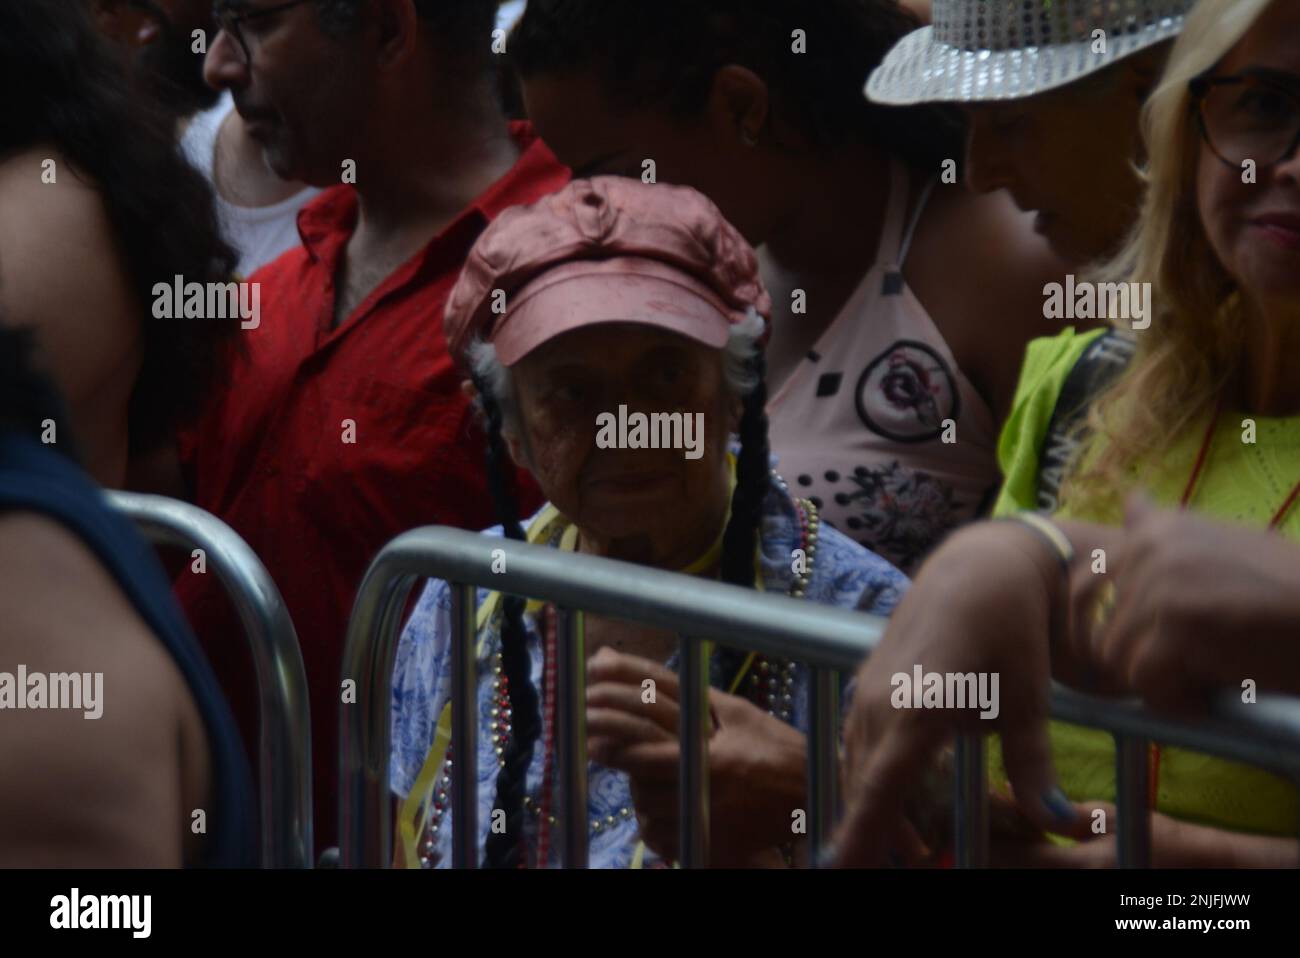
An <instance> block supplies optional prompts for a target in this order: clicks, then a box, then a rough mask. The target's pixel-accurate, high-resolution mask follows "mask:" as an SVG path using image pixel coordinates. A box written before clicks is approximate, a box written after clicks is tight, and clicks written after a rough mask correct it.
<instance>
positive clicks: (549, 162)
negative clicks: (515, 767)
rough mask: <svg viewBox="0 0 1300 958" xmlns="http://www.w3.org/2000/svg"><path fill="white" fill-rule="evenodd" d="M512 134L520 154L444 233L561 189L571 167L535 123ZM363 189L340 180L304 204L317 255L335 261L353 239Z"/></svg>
mask: <svg viewBox="0 0 1300 958" xmlns="http://www.w3.org/2000/svg"><path fill="white" fill-rule="evenodd" d="M509 129H510V136H511V138H512V139H513V140H514V141H515V145H516V146H517V147H518V148H519V151H520V152H519V159H517V160H516V161H515V164H514V166H512V167H511V168H510V169H509V170H508V171H506V173H505V175H503V176H502V177H501V178H500V179H498V180H497V181H496V182H495V183H493V184H492V185H491V186H489V187H488V188H487V189H486V190H484V191H483V192H482V193H480V194H479V195H478V196H477V197H475V198H474V199H473V200H472V201H470V203H469V205H468V206H467V207H465V209H464V210H463V211H462V212H461V214H460V215H459V216H457V217H456V219H455V220H453V221H452V222H451V223H450V224H449V225H448V226H447V228H446V229H445V230H444V231H443V235H449V234H452V233H453V232H455V231H457V230H459V229H463V228H464V226H463V224H464V223H465V222H466V221H467V220H469V221H472V222H473V224H474V227H475V229H474V230H473V233H474V234H475V235H477V233H478V232H480V231H481V230H482V229H483V228H484V227H485V226H486V225H487V224H488V223H490V222H491V221H492V220H494V219H495V218H496V217H497V216H498V215H499V214H500V213H501V212H502V211H503V210H506V209H509V208H510V207H511V206H516V205H518V204H521V203H531V202H533V201H535V200H536V199H537V197H538V196H539V195H540V194H542V193H545V192H549V191H548V190H544V189H542V190H539V185H543V184H547V183H548V182H549V183H552V184H553V186H552V189H557V190H558V189H559V188H560V187H562V186H563V185H564V184H565V183H566V182H567V181H568V179H569V171H568V169H567V168H566V167H564V166H561V165H560V161H559V160H558V159H556V157H555V154H554V153H552V152H551V151H550V148H549V147H547V145H546V144H545V143H543V142H542V139H541V137H539V136H538V135H537V131H536V130H534V129H533V126H532V124H530V123H527V122H524V121H516V120H512V121H511V122H510V124H509ZM358 206H359V204H358V200H357V191H356V189H355V187H352V186H348V185H343V184H340V185H338V186H333V187H330V188H329V189H327V190H325V191H324V192H323V193H321V195H320V196H318V197H316V199H315V200H313V201H312V202H310V203H308V204H307V205H306V206H304V207H303V208H302V209H301V210H300V211H299V213H298V235H299V236H300V237H301V239H302V243H303V246H304V247H306V249H307V253H308V255H309V256H311V258H312V259H314V260H325V261H326V262H331V261H333V259H334V257H335V255H336V254H337V253H338V249H339V247H341V246H342V245H343V244H344V243H346V242H347V240H348V239H349V237H351V235H352V231H353V229H355V228H356V225H357V212H358Z"/></svg>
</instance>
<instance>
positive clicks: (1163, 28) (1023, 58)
mask: <svg viewBox="0 0 1300 958" xmlns="http://www.w3.org/2000/svg"><path fill="white" fill-rule="evenodd" d="M1184 19H1185V18H1184V17H1183V16H1173V17H1165V18H1163V19H1161V20H1159V21H1157V22H1155V23H1152V24H1149V25H1148V26H1146V27H1143V28H1142V29H1141V30H1137V31H1134V32H1133V33H1128V34H1122V35H1120V36H1108V37H1107V39H1106V51H1105V52H1104V53H1097V52H1094V50H1093V46H1094V45H1095V44H1094V43H1093V42H1092V41H1091V40H1084V41H1080V42H1076V43H1066V44H1059V45H1052V46H1041V47H1020V48H1016V49H1011V50H963V49H959V48H957V47H954V46H950V45H949V44H946V43H941V42H939V41H937V40H935V39H934V27H933V26H929V27H922V28H921V29H920V30H914V31H913V32H911V33H909V34H908V35H907V36H905V37H903V39H901V40H899V41H898V43H896V44H895V45H894V48H893V49H892V50H890V51H889V53H888V54H886V55H885V59H884V60H882V61H881V64H880V66H878V67H876V69H875V70H873V71H871V76H870V77H868V78H867V85H866V88H865V90H864V93H865V95H866V97H867V98H868V99H869V100H871V101H873V102H875V103H882V104H886V105H891V106H909V105H912V104H916V103H978V102H981V101H986V100H1019V99H1022V98H1024V97H1030V96H1034V95H1036V94H1039V93H1045V92H1047V91H1048V90H1054V89H1057V88H1058V87H1063V86H1066V85H1068V84H1070V83H1073V82H1075V81H1076V80H1079V79H1082V78H1083V77H1086V76H1088V75H1089V74H1092V73H1096V72H1097V71H1099V70H1104V69H1105V68H1106V67H1108V66H1110V65H1111V64H1113V63H1116V62H1117V61H1119V60H1122V59H1124V58H1125V57H1127V56H1132V55H1133V54H1134V53H1137V52H1138V51H1140V50H1144V49H1146V48H1147V47H1149V46H1153V45H1154V44H1157V43H1160V42H1161V41H1162V40H1168V39H1169V38H1171V37H1175V36H1177V35H1178V34H1179V33H1180V32H1182V29H1183V21H1184Z"/></svg>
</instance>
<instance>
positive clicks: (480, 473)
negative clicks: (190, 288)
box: [177, 123, 569, 848]
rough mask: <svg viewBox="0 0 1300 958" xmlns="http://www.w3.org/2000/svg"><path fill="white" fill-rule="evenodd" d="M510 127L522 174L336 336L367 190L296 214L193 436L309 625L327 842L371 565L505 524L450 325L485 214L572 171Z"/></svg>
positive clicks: (335, 195) (249, 686)
mask: <svg viewBox="0 0 1300 958" xmlns="http://www.w3.org/2000/svg"><path fill="white" fill-rule="evenodd" d="M511 133H512V135H513V136H514V138H515V140H516V142H517V143H518V145H519V146H520V148H521V149H522V151H523V152H522V155H521V156H520V157H519V160H518V161H517V162H516V164H515V165H514V167H513V168H512V169H511V170H510V171H509V172H508V173H507V174H506V175H505V176H504V177H502V178H501V179H500V180H498V181H497V182H496V183H494V184H493V185H492V186H491V187H489V188H488V190H487V191H486V192H484V193H483V194H482V195H481V196H479V197H478V199H476V200H475V201H474V202H473V203H471V204H470V205H469V207H468V208H467V209H466V210H464V212H462V213H461V214H460V215H459V216H458V217H457V218H456V220H455V221H454V222H452V223H451V224H450V225H448V226H447V227H446V228H445V229H444V230H443V231H442V232H441V233H440V234H438V235H437V236H435V237H434V238H433V239H432V240H431V241H430V242H429V244H428V245H427V246H426V247H425V248H424V249H423V250H422V251H420V252H419V253H417V254H416V255H415V256H414V257H412V258H411V259H410V260H408V261H407V262H406V263H405V264H403V265H402V266H401V267H399V268H398V269H397V270H396V271H395V272H393V273H392V274H391V275H390V276H389V277H388V278H387V279H385V280H384V281H383V282H382V283H381V284H380V285H379V286H378V287H377V288H376V289H375V290H374V291H373V292H372V293H370V295H369V296H367V297H366V299H365V300H364V301H363V302H362V303H361V305H360V306H358V307H357V309H356V310H355V311H354V312H353V313H352V314H351V315H350V316H348V317H347V318H346V319H345V320H344V321H343V322H342V323H341V324H340V325H339V326H338V328H333V316H334V302H335V288H334V280H335V276H336V275H337V272H338V264H339V260H340V258H341V257H342V255H343V253H344V249H345V247H346V245H347V242H348V240H349V238H350V237H351V235H352V231H353V229H354V228H355V226H356V221H357V195H356V192H355V191H354V190H353V189H352V187H350V186H338V187H334V188H332V189H330V190H328V191H326V192H325V193H323V194H322V195H321V196H320V197H318V198H317V199H316V200H314V201H313V202H312V203H311V204H309V205H308V206H306V207H305V208H304V209H303V210H302V211H301V212H300V214H299V216H298V231H299V233H300V234H301V236H302V240H303V246H302V247H299V248H297V249H294V250H291V251H290V252H288V253H286V254H285V255H283V256H281V257H280V258H279V259H277V260H276V261H275V262H273V263H271V264H269V265H268V266H266V267H265V268H263V269H261V270H259V271H258V272H257V273H256V274H255V275H254V276H253V277H252V279H251V281H252V282H257V283H260V284H261V323H260V325H259V326H258V327H257V328H254V329H247V330H244V331H243V340H244V342H245V344H246V346H247V353H246V355H245V356H243V357H241V358H240V359H238V360H237V361H236V362H235V364H234V369H233V372H232V377H231V381H230V385H229V386H228V387H227V388H226V389H225V390H224V391H223V392H222V393H221V394H220V395H219V396H217V397H215V399H214V401H213V402H212V403H211V404H210V405H209V408H208V409H207V410H206V411H205V413H204V415H203V416H202V418H201V420H200V421H199V422H198V423H197V424H196V426H195V427H194V428H193V429H192V430H188V431H187V433H188V434H187V435H184V436H183V438H182V441H181V447H182V460H183V462H184V463H185V467H186V474H187V477H188V479H189V481H190V487H191V489H192V490H193V491H194V497H195V502H196V503H197V504H198V505H199V506H200V507H202V508H203V509H206V510H208V511H209V512H212V513H214V514H215V515H217V516H219V517H220V518H221V519H223V520H225V521H226V522H227V523H229V524H230V525H231V526H232V527H233V528H234V529H235V531H236V532H238V533H239V534H240V535H241V536H243V537H244V539H246V540H247V541H248V544H249V545H250V546H251V547H252V548H253V550H254V551H255V552H256V553H257V554H258V556H259V557H260V558H261V560H262V561H263V562H264V563H265V564H266V567H267V569H268V570H269V571H270V574H271V577H272V578H273V579H274V580H275V583H276V585H277V586H278V587H279V589H280V592H281V594H282V595H283V596H284V600H285V603H286V605H287V606H288V609H289V613H290V615H291V616H292V618H293V622H294V625H295V626H296V628H297V631H298V640H299V642H300V643H301V645H302V653H303V659H304V662H305V665H306V669H307V681H308V686H309V692H310V700H311V710H312V723H311V724H312V752H313V756H312V765H313V780H314V789H315V830H316V844H317V847H318V848H322V847H326V846H328V845H331V844H334V843H335V840H336V832H337V821H336V819H337V794H336V792H337V788H338V783H337V770H338V759H337V743H338V710H339V707H340V700H341V698H340V696H341V693H340V680H341V676H340V670H341V668H342V651H343V641H344V635H345V633H346V628H347V622H348V618H349V616H350V615H351V612H352V602H353V598H354V596H355V593H356V589H357V587H358V585H360V582H361V579H362V576H363V575H364V573H365V571H366V568H367V567H368V565H369V564H370V561H371V560H372V559H373V558H374V557H375V555H376V553H377V552H378V551H379V550H380V548H382V547H383V546H384V545H385V544H386V543H387V542H389V541H390V540H391V539H393V538H394V537H395V536H397V535H399V534H400V533H402V532H405V531H406V530H408V529H412V528H415V527H416V526H423V525H449V526H460V527H462V528H468V529H482V528H485V527H487V526H491V525H494V524H495V523H496V521H497V519H496V516H495V514H494V510H493V504H492V500H491V497H490V496H489V495H488V492H487V487H486V481H485V475H484V473H485V466H484V454H485V448H484V446H485V443H484V437H483V433H482V430H481V429H480V428H479V426H478V425H477V423H476V422H475V419H474V416H473V413H472V410H471V407H470V405H469V403H468V401H467V400H466V398H465V397H464V395H463V394H462V393H461V381H462V379H463V376H462V375H461V374H460V373H459V372H458V371H457V370H456V368H455V366H454V363H453V360H452V357H451V355H450V353H449V352H448V350H447V345H446V340H445V338H444V336H443V331H442V317H443V310H444V307H445V305H446V301H447V297H448V296H449V295H450V293H451V289H452V287H453V286H454V285H455V282H456V278H457V276H458V275H459V273H460V270H461V267H462V265H463V263H464V261H465V259H466V257H467V256H468V254H469V250H470V248H471V247H472V246H473V244H474V241H475V239H476V238H477V237H478V236H479V234H480V233H481V232H482V231H483V229H484V228H485V227H486V226H487V224H488V222H489V221H491V220H492V219H493V218H494V217H495V216H496V215H497V214H498V213H499V212H501V211H502V210H504V209H506V208H507V207H510V206H514V205H518V204H523V203H531V202H533V201H535V200H537V199H539V198H541V197H542V196H545V195H547V194H549V193H552V192H554V191H556V190H558V189H560V188H561V187H562V186H563V185H564V184H565V183H566V182H567V180H568V178H569V171H568V170H567V169H566V168H565V167H563V166H561V165H560V163H559V161H558V160H556V159H555V156H554V155H553V154H552V153H551V152H550V150H549V149H547V148H546V146H545V144H543V143H542V142H541V140H539V139H538V138H537V137H536V135H535V134H534V133H533V132H532V130H531V129H530V128H529V127H528V126H527V125H526V124H521V123H517V124H512V125H511ZM518 488H519V490H520V507H521V515H528V514H530V512H531V511H532V510H533V509H535V508H536V507H537V506H538V505H539V504H540V495H539V494H538V492H537V490H536V487H535V486H534V485H533V484H532V482H531V480H530V479H528V478H527V477H521V479H520V482H519V483H518ZM525 510H526V511H525ZM177 592H178V595H179V597H180V598H181V600H182V602H183V603H184V605H185V607H186V611H187V612H188V613H189V615H190V618H191V621H192V622H193V623H194V625H195V628H196V631H198V633H199V635H200V637H201V638H202V639H203V642H204V645H205V647H206V648H207V650H208V654H209V657H210V658H211V659H212V662H213V666H214V668H215V669H216V670H217V673H218V675H219V677H220V678H221V679H222V682H223V685H224V687H225V688H226V690H227V693H228V694H229V695H230V698H231V701H232V705H233V706H234V708H235V710H236V713H237V714H238V715H239V717H240V723H241V726H242V727H243V729H244V733H245V738H246V740H247V741H248V744H249V748H250V749H255V747H256V737H255V736H256V728H257V725H256V703H257V695H256V685H255V682H254V680H253V673H252V660H251V658H250V657H249V655H248V652H247V649H246V644H245V642H244V640H243V637H242V635H241V633H240V630H239V627H238V626H237V625H236V624H235V623H236V620H235V619H234V618H233V614H232V609H231V607H230V605H229V603H228V602H227V601H226V600H225V599H224V597H223V594H222V593H221V591H220V587H219V586H218V584H217V583H216V581H215V578H214V577H212V576H210V575H199V574H194V573H193V572H191V571H189V570H187V571H185V572H183V573H182V574H181V576H180V578H179V579H178V580H177ZM357 691H358V696H363V695H364V694H365V690H362V689H358V690H357ZM357 707H358V708H361V707H364V705H360V704H359V705H358V706H357ZM252 754H256V752H252Z"/></svg>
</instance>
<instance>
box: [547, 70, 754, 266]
mask: <svg viewBox="0 0 1300 958" xmlns="http://www.w3.org/2000/svg"><path fill="white" fill-rule="evenodd" d="M522 88H523V96H524V105H525V108H526V110H527V113H528V119H529V121H530V122H532V124H533V125H534V126H535V127H536V128H537V132H538V133H539V134H540V135H541V137H542V140H543V141H545V143H546V145H547V146H548V147H550V148H551V150H552V152H554V153H555V155H556V156H557V157H559V159H560V162H561V163H563V164H564V165H565V166H568V167H569V168H571V169H572V170H573V175H574V178H575V179H580V178H582V177H587V176H599V175H602V174H607V175H612V176H629V177H635V178H637V179H641V178H642V174H643V173H644V172H645V170H646V166H645V161H646V160H653V161H654V164H655V181H656V182H659V183H672V184H675V185H678V186H690V187H693V188H694V189H696V190H698V191H699V192H701V193H703V194H704V195H705V196H707V197H708V198H709V199H711V200H712V201H713V202H714V203H716V204H717V206H718V208H719V209H720V210H722V214H723V216H725V217H726V218H727V219H728V220H729V221H730V222H731V223H733V224H734V225H735V226H736V228H737V229H738V230H740V232H741V233H742V234H743V235H744V237H745V239H747V240H748V241H749V242H750V244H751V245H755V246H757V245H760V244H761V243H762V242H763V241H764V239H765V237H766V235H767V233H768V231H769V230H770V228H771V227H770V225H769V220H770V217H771V213H770V211H768V210H766V209H765V204H766V202H767V200H766V199H765V198H766V197H770V196H771V195H772V193H773V190H772V188H771V183H770V182H766V181H762V182H761V183H760V184H758V185H756V184H755V182H754V180H755V178H758V179H759V180H762V177H761V175H760V174H759V173H757V171H755V170H754V169H753V167H754V164H753V163H752V162H751V161H750V158H749V157H748V156H747V155H746V154H747V152H748V153H750V154H752V153H753V151H752V150H750V151H746V150H745V149H744V147H743V145H741V144H740V143H739V140H738V138H737V137H736V136H735V135H734V131H733V130H729V129H727V128H726V124H725V123H724V122H717V118H716V117H715V116H713V115H712V114H711V113H710V111H708V110H706V111H705V112H703V113H702V114H701V115H700V116H699V117H693V118H684V117H677V116H673V115H672V114H670V113H669V112H667V111H666V110H661V109H654V108H649V107H646V108H627V107H623V106H620V105H617V104H615V103H614V102H613V101H612V100H611V98H610V97H609V96H608V94H606V93H605V91H604V89H603V87H602V84H601V82H600V80H599V79H598V78H597V77H596V75H595V74H592V73H583V72H579V73H574V74H567V75H556V74H540V75H537V76H532V77H526V78H524V79H523V80H522Z"/></svg>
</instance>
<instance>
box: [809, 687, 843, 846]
mask: <svg viewBox="0 0 1300 958" xmlns="http://www.w3.org/2000/svg"><path fill="white" fill-rule="evenodd" d="M811 679H812V681H811V682H809V685H808V731H809V735H808V743H809V746H808V845H809V848H808V854H809V858H808V860H809V861H810V862H817V861H820V860H821V855H822V851H823V849H825V848H826V847H827V846H828V845H829V844H830V840H831V835H832V834H833V833H834V831H835V822H836V819H838V818H839V815H838V811H839V794H840V790H839V767H840V750H839V743H840V676H839V673H838V672H835V671H833V670H831V669H813V670H812V675H811Z"/></svg>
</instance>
